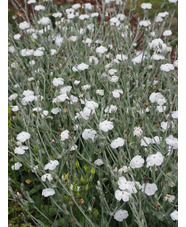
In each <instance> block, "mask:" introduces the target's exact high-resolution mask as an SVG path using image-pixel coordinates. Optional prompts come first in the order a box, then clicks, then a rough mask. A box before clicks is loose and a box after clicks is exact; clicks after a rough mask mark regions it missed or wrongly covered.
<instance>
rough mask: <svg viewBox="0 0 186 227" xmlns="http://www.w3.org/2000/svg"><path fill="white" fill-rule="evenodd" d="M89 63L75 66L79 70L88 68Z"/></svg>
mask: <svg viewBox="0 0 186 227" xmlns="http://www.w3.org/2000/svg"><path fill="white" fill-rule="evenodd" d="M88 67H89V65H87V64H85V63H81V64H79V65H78V66H77V69H78V70H80V71H84V70H85V69H88Z"/></svg>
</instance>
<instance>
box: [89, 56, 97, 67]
mask: <svg viewBox="0 0 186 227" xmlns="http://www.w3.org/2000/svg"><path fill="white" fill-rule="evenodd" d="M98 62H99V60H98V59H97V58H96V57H95V56H90V57H89V63H90V64H95V65H97V64H98Z"/></svg>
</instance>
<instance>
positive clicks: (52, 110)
mask: <svg viewBox="0 0 186 227" xmlns="http://www.w3.org/2000/svg"><path fill="white" fill-rule="evenodd" d="M59 112H61V109H60V108H52V109H51V113H53V114H58V113H59Z"/></svg>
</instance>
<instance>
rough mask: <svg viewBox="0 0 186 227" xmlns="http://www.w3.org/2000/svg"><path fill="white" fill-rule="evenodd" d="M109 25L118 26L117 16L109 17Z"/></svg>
mask: <svg viewBox="0 0 186 227" xmlns="http://www.w3.org/2000/svg"><path fill="white" fill-rule="evenodd" d="M110 25H116V26H119V25H120V21H119V20H118V18H117V17H112V18H111V19H110Z"/></svg>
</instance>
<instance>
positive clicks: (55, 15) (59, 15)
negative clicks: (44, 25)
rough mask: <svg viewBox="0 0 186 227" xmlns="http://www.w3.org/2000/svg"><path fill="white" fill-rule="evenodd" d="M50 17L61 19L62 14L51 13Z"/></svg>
mask: <svg viewBox="0 0 186 227" xmlns="http://www.w3.org/2000/svg"><path fill="white" fill-rule="evenodd" d="M52 16H53V17H55V18H57V17H62V13H60V12H57V13H53V14H52Z"/></svg>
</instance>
